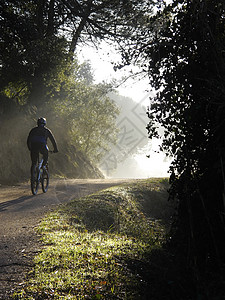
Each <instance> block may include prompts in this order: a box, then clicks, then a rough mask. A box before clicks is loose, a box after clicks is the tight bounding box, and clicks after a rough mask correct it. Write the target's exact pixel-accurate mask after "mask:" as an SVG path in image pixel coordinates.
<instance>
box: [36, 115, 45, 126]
mask: <svg viewBox="0 0 225 300" xmlns="http://www.w3.org/2000/svg"><path fill="white" fill-rule="evenodd" d="M37 125H38V126H45V125H46V119H45V118H42V117H41V118H39V119H38V120H37Z"/></svg>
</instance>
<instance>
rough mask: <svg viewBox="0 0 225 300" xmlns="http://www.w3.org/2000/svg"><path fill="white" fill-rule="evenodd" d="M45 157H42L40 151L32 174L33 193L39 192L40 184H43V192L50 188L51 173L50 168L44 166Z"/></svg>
mask: <svg viewBox="0 0 225 300" xmlns="http://www.w3.org/2000/svg"><path fill="white" fill-rule="evenodd" d="M43 161H44V159H43V157H42V158H41V159H40V153H39V154H38V160H37V163H36V166H35V169H34V170H33V174H32V176H31V191H32V194H33V195H36V194H37V192H38V188H39V185H40V183H41V185H42V191H43V193H46V192H47V190H48V184H49V173H48V170H47V169H46V168H45V169H43V168H42V164H43Z"/></svg>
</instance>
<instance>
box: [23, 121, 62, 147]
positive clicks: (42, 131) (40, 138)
mask: <svg viewBox="0 0 225 300" xmlns="http://www.w3.org/2000/svg"><path fill="white" fill-rule="evenodd" d="M48 138H49V139H50V141H51V142H52V145H53V147H54V152H58V149H57V145H56V141H55V138H54V136H53V134H52V132H51V130H50V129H48V128H47V127H43V126H37V127H34V128H33V129H31V131H30V133H29V135H28V138H27V147H28V149H29V150H30V151H31V150H32V147H34V145H37V144H45V145H47V140H48Z"/></svg>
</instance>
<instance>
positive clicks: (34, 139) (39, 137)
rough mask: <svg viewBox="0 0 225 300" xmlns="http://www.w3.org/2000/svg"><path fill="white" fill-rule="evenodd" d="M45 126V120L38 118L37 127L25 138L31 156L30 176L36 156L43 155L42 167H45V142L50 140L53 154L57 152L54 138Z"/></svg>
mask: <svg viewBox="0 0 225 300" xmlns="http://www.w3.org/2000/svg"><path fill="white" fill-rule="evenodd" d="M45 126H46V119H45V118H39V119H38V120H37V126H36V127H34V128H32V129H31V131H30V133H29V135H28V138H27V147H28V149H29V150H30V155H31V161H32V165H31V175H32V171H33V170H34V168H35V165H36V163H37V160H38V155H39V153H41V154H42V155H43V164H42V165H43V166H46V164H47V162H48V146H47V140H48V138H49V139H50V141H51V143H52V145H53V147H54V151H53V152H54V153H57V152H58V148H57V145H56V141H55V138H54V136H53V134H52V132H51V130H49V129H48V128H47V127H45Z"/></svg>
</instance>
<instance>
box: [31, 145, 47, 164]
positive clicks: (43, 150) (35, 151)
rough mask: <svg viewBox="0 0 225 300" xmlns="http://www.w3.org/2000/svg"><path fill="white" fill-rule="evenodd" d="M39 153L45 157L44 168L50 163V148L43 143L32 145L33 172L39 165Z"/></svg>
mask: <svg viewBox="0 0 225 300" xmlns="http://www.w3.org/2000/svg"><path fill="white" fill-rule="evenodd" d="M39 153H40V154H42V156H43V164H42V166H45V165H46V164H47V162H48V147H47V145H45V144H43V143H33V144H32V145H31V151H30V156H31V162H32V166H31V170H33V169H34V167H35V165H36V163H37V160H38V155H39Z"/></svg>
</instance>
